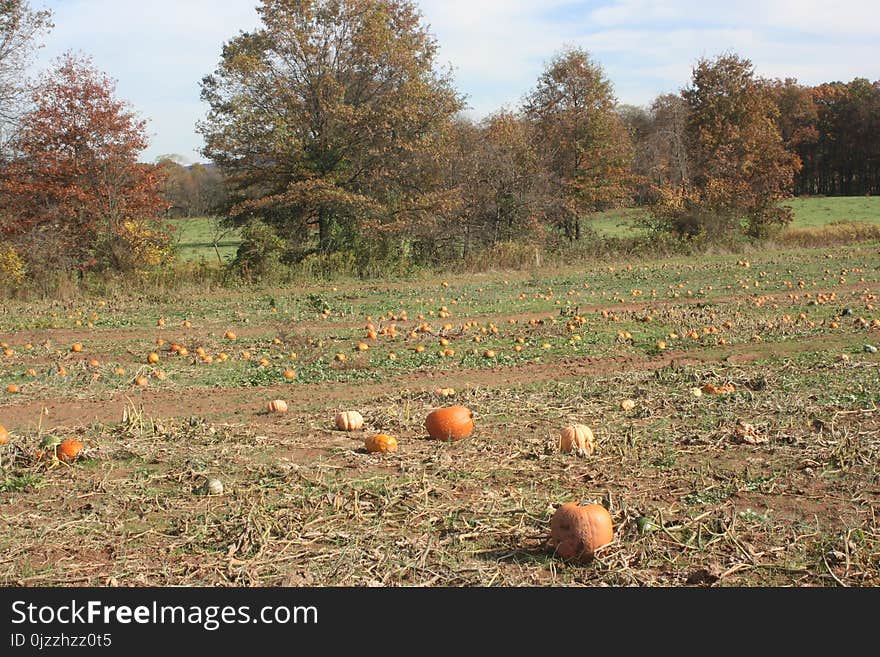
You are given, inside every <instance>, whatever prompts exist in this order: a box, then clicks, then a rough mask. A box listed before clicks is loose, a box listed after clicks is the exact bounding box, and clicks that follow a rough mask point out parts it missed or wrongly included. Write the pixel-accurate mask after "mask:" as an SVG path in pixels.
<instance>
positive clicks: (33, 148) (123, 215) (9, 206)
mask: <svg viewBox="0 0 880 657" xmlns="http://www.w3.org/2000/svg"><path fill="white" fill-rule="evenodd" d="M114 87H115V85H114V83H113V81H112V80H110V79H109V78H108V77H107V76H106V75H104V74H102V73H100V72H99V71H98V70H97V69H96V68H95V67H94V65H93V64H92V63H91V61H90V60H88V59H83V58H78V57H76V56H74V55H71V54H68V55H65V56H64V57H62V58H61V59H60V60H59V62H58V63H57V65H56V66H55V68H53V69H52V70H50V71H48V72H47V73H45V74H44V75H43V76H42V77H41V79H40V80H39V83H38V84H37V85H36V87H35V89H34V90H33V93H32V97H31V102H32V105H33V107H32V109H31V110H30V111H29V112H27V113H26V114H25V115H24V116H23V117H22V121H21V128H20V129H19V130H18V131H17V133H16V136H15V138H14V139H13V141H12V142H11V146H12V149H13V153H14V158H13V159H12V161H11V162H9V163H8V164H7V165H6V166H5V167H3V169H2V171H0V237H3V238H6V239H9V240H12V241H15V242H17V243H19V244H21V245H23V246H24V247H25V248H24V250H23V255H24V256H25V257H26V259H28V260H29V261H30V262H31V263H32V264H36V261H37V259H39V258H44V259H45V258H48V259H49V262H50V263H53V266H55V267H57V268H61V269H63V268H68V269H73V268H76V267H87V266H89V265H95V264H105V265H108V266H113V267H117V268H130V267H132V266H134V265H136V264H150V263H153V262H155V261H156V260H157V259H158V258H159V257H160V256H161V254H162V248H163V245H164V238H163V237H162V235H161V233H159V232H157V231H155V230H154V229H153V228H151V227H149V226H147V225H146V224H145V223H144V221H145V220H147V219H149V218H152V217H155V216H157V215H158V214H159V213H160V212H161V211H162V210H164V208H165V206H166V204H165V201H164V200H163V198H162V193H161V188H162V178H161V171H160V169H159V168H158V167H157V166H155V165H148V164H142V163H139V162H138V155H139V154H140V153H141V151H143V150H144V148H146V146H147V136H146V123H145V121H144V120H143V119H140V118H138V117H137V116H136V115H135V113H134V112H133V111H132V110H131V109H130V108H129V106H128V105H127V104H126V103H125V102H123V101H121V100H118V99H117V98H115V96H114V93H115V89H114ZM29 244H30V245H32V246H33V247H34V248H31V247H28V246H27V245H29ZM38 244H39V245H40V248H36V245H38Z"/></svg>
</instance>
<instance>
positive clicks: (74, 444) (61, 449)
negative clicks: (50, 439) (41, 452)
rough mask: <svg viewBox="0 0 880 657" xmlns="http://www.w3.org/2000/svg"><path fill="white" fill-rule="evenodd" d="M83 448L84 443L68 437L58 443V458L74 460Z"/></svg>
mask: <svg viewBox="0 0 880 657" xmlns="http://www.w3.org/2000/svg"><path fill="white" fill-rule="evenodd" d="M82 450H83V444H82V443H81V442H80V441H78V440H77V439H76V438H68V439H67V440H64V441H62V442H61V444H60V445H58V458H59V459H61V460H62V461H72V460H73V459H75V458H76V457H77V456H79V453H80V452H81V451H82Z"/></svg>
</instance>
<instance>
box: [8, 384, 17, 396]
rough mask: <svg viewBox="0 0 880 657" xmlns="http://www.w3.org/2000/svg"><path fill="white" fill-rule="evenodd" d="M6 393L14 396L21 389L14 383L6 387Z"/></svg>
mask: <svg viewBox="0 0 880 657" xmlns="http://www.w3.org/2000/svg"><path fill="white" fill-rule="evenodd" d="M6 392H8V393H9V394H10V395H14V394H17V393H18V392H19V388H18V386H17V385H15V384H14V383H10V384H9V385H8V386H6Z"/></svg>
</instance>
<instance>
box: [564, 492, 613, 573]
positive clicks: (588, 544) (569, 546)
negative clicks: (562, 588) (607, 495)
mask: <svg viewBox="0 0 880 657" xmlns="http://www.w3.org/2000/svg"><path fill="white" fill-rule="evenodd" d="M613 540H614V523H613V522H612V520H611V514H610V513H608V510H607V509H606V508H605V507H604V506H602V505H601V504H587V505H585V506H578V505H577V504H575V503H574V502H569V503H567V504H563V505H562V506H560V507H559V508H558V509H556V513H554V514H553V517H552V518H551V519H550V545H551V546H553V547H555V548H556V554H558V555H559V556H560V557H561V558H563V559H565V560H566V561H590V560H591V559H592V558H593V555H594V554H595V552H596V550H598V549H599V548H600V547H602V546H604V545H608V544H609V543H611V542H612V541H613Z"/></svg>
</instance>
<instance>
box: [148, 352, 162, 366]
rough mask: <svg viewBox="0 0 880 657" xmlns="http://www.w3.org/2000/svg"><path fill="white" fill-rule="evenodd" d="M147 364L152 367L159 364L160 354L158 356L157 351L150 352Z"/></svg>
mask: <svg viewBox="0 0 880 657" xmlns="http://www.w3.org/2000/svg"><path fill="white" fill-rule="evenodd" d="M147 362H148V363H150V365H155V364H156V363H158V362H159V354H157V353H156V352H155V351H152V352H150V354H149V355H148V356H147Z"/></svg>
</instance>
